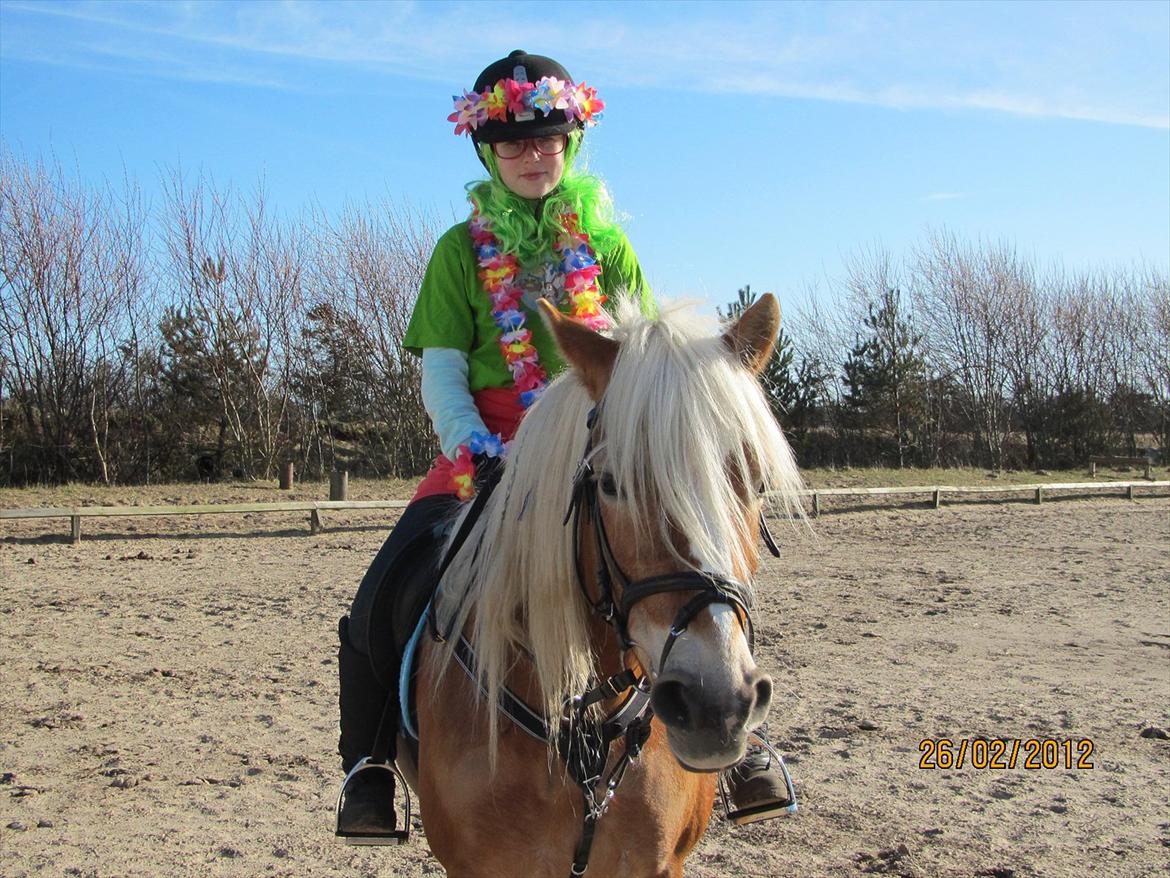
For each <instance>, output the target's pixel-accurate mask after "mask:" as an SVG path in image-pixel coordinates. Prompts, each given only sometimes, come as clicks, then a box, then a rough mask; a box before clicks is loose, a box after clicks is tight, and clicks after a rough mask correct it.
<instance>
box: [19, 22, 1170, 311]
mask: <svg viewBox="0 0 1170 878" xmlns="http://www.w3.org/2000/svg"><path fill="white" fill-rule="evenodd" d="M513 48H525V49H527V50H529V51H532V52H539V53H542V54H549V55H552V56H554V57H556V58H557V59H558V60H560V61H561V62H562V63H563V64H564V65H565V66H566V67H567V68H568V69H569V71H570V72H571V73H572V74H573V76H574V77H576V78H578V79H584V80H586V81H587V82H588V83H589V84H591V85H593V86H595V87H596V88H597V89H598V92H599V94H600V96H601V97H602V98H604V99H605V100H606V102H607V105H608V106H607V109H606V114H605V119H604V121H603V122H602V124H601V125H600V126H599V127H597V128H595V129H593V130H591V131H590V133H589V136H588V156H589V163H590V168H591V169H592V170H593V171H595V172H597V173H599V174H600V175H601V176H603V177H604V178H605V179H606V180H607V182H608V183H609V185H610V188H611V190H612V192H613V194H614V197H615V200H616V202H617V204H618V207H619V209H620V210H621V211H622V212H623V213H624V214H625V216H626V217H627V223H626V225H627V230H628V232H629V235H630V238H631V240H632V241H633V243H634V246H635V248H636V250H637V251H638V253H639V256H640V258H641V261H642V264H643V267H644V269H645V270H646V272H647V274H648V276H649V277H650V279H651V281H652V283H653V284H654V286H655V287H656V289H657V290H658V291H659V292H660V293H662V294H665V295H667V296H675V297H677V296H684V295H695V296H699V297H704V298H706V299H708V300H709V301H710V302H712V303H722V302H726V301H728V300H729V299H731V298H733V297H734V292H735V290H736V288H737V287H739V286H742V285H743V284H745V283H750V284H751V285H752V287H753V289H756V290H767V289H772V290H775V291H777V292H778V293H779V294H780V295H781V299H782V301H785V302H792V301H795V300H796V299H798V298H799V297H800V296H801V295H802V294H803V291H804V290H806V289H808V288H809V287H810V286H816V287H818V288H820V289H821V294H822V295H825V296H831V295H832V294H833V288H834V281H835V280H836V279H839V278H840V277H841V276H842V274H843V263H844V261H845V259H846V258H848V257H849V256H850V254H853V253H855V252H857V251H858V250H859V249H862V248H867V247H872V246H874V245H879V246H884V247H886V248H888V249H889V250H890V251H891V252H893V253H894V254H902V253H904V252H906V251H908V249H909V248H910V247H911V246H912V245H913V244H914V243H915V242H916V241H919V240H921V239H922V237H923V236H924V234H925V232H926V231H927V230H928V229H930V228H934V227H940V226H946V227H947V228H949V229H951V230H953V231H955V232H957V233H958V234H960V235H962V236H965V237H968V238H985V239H993V240H1000V239H1006V240H1010V241H1013V242H1015V244H1016V245H1017V246H1018V247H1019V249H1020V250H1021V251H1022V252H1023V253H1025V254H1030V255H1033V256H1034V257H1035V258H1036V259H1037V260H1038V261H1039V262H1040V263H1042V264H1048V263H1051V262H1058V263H1061V264H1063V265H1064V266H1065V267H1067V268H1071V269H1081V268H1091V267H1096V266H1117V265H1121V266H1128V265H1131V264H1134V263H1137V262H1142V261H1144V262H1147V263H1151V264H1153V265H1155V266H1158V267H1161V268H1162V269H1163V270H1166V268H1167V266H1168V264H1170V2H1138V3H1126V2H1106V3H1009V2H995V3H926V2H920V3H895V4H889V3H863V4H855V3H828V4H824V3H784V4H781V3H733V2H730V0H721V2H718V3H713V4H709V3H699V2H695V3H685V4H666V3H620V4H619V3H563V4H562V3H554V2H547V0H546V2H542V3H494V4H487V3H376V2H357V3H346V2H327V3H312V2H310V3H297V2H286V3H268V2H243V3H219V2H131V0H126V2H33V0H0V137H2V138H3V140H4V143H5V146H6V147H7V148H8V149H10V150H13V151H16V152H18V153H20V154H22V155H24V156H27V157H37V156H48V155H50V154H55V155H56V156H57V158H58V159H60V160H61V161H62V162H63V163H64V164H66V165H67V166H69V167H76V169H77V170H78V171H79V172H80V174H81V175H82V177H83V178H85V179H88V180H92V181H94V182H100V181H101V180H103V179H104V178H111V179H117V178H120V177H121V175H122V173H123V169H125V170H126V171H128V172H129V173H130V174H131V175H132V176H134V177H136V178H138V180H139V181H140V182H141V183H142V184H143V185H144V188H145V190H146V192H147V194H148V195H150V194H151V193H156V192H157V187H158V180H159V177H160V171H161V170H162V169H165V168H168V167H173V166H176V165H180V164H181V165H182V167H183V168H184V169H185V170H186V171H188V172H192V173H194V172H197V171H202V172H204V173H206V174H209V175H211V176H212V177H214V178H215V179H216V180H217V181H219V182H224V183H227V182H230V183H233V184H235V185H237V186H240V187H244V188H248V187H252V186H254V185H255V184H256V182H257V180H259V179H261V178H263V180H264V181H265V183H266V185H267V188H268V190H269V193H270V199H271V201H272V202H273V203H274V204H275V206H276V207H277V208H278V209H280V210H282V211H287V212H290V213H295V212H298V211H300V210H301V209H302V208H303V207H305V206H306V205H307V204H308V203H309V202H310V201H313V200H315V201H317V202H320V203H321V204H322V205H323V206H324V207H325V208H326V209H329V210H336V209H337V208H339V207H340V206H341V205H342V204H344V203H345V202H346V201H358V202H364V201H366V200H367V199H368V200H373V201H378V200H380V199H382V198H384V197H386V196H387V195H389V196H392V197H394V198H395V199H397V200H399V201H402V202H406V203H409V204H412V205H414V206H416V207H419V208H422V209H427V210H431V211H433V212H434V213H436V214H437V215H438V216H439V217H440V218H441V219H442V220H443V221H444V222H446V221H447V220H450V221H456V220H457V219H460V218H462V217H463V216H464V214H465V212H466V208H465V205H464V202H463V188H462V187H463V184H464V183H465V182H466V181H468V180H470V179H473V178H475V177H476V176H478V174H479V164H478V163H477V162H476V160H475V158H474V156H473V154H472V151H471V148H470V146H469V145H468V143H467V142H466V140H465V139H463V138H456V137H454V136H453V135H452V133H451V130H452V126H451V125H450V124H449V123H448V122H447V121H446V115H447V114H448V113H449V112H450V111H451V95H452V94H454V93H457V92H458V91H459V90H460V89H462V88H464V87H470V86H471V84H472V82H473V81H474V79H475V77H476V75H477V74H478V73H479V71H480V70H481V69H482V68H483V67H484V66H485V65H486V64H487V63H488V62H490V61H492V60H494V59H496V58H498V57H501V56H502V55H504V54H506V53H507V52H508V51H509V50H511V49H513Z"/></svg>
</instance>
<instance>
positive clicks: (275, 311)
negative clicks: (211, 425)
mask: <svg viewBox="0 0 1170 878" xmlns="http://www.w3.org/2000/svg"><path fill="white" fill-rule="evenodd" d="M165 185H166V222H165V233H166V244H167V250H168V254H169V257H170V260H169V269H170V276H171V280H172V282H173V283H174V285H175V288H176V290H177V292H178V304H177V309H176V313H177V314H179V315H181V317H182V321H183V322H184V323H185V324H187V325H188V328H187V330H185V335H184V340H185V344H186V346H187V348H188V349H189V351H190V355H191V356H194V357H197V358H198V360H199V362H200V363H201V364H202V366H201V368H202V369H204V370H205V371H206V373H207V374H208V376H209V377H210V379H211V381H212V382H213V383H214V390H215V393H214V399H215V400H216V402H217V405H218V409H219V411H218V414H219V440H218V442H219V445H220V447H221V449H222V446H223V437H224V435H225V433H228V434H230V436H231V438H232V440H233V444H234V446H235V448H236V454H237V456H238V460H237V463H238V465H239V467H240V469H241V470H242V471H243V473H244V474H246V475H253V474H259V475H263V476H265V477H269V476H271V475H272V473H273V471H274V468H275V465H276V463H277V458H278V457H280V456H282V455H285V454H288V453H289V449H288V445H289V442H288V437H287V433H286V429H287V418H288V405H289V396H288V388H289V377H290V372H291V369H292V360H291V356H292V349H293V347H294V338H295V337H296V335H297V334H298V333H299V321H300V317H301V312H302V305H303V291H302V285H301V284H302V275H303V273H304V267H305V266H304V259H305V253H304V248H303V234H302V232H301V229H300V227H299V226H298V225H293V224H285V225H284V226H281V225H279V224H278V223H276V222H275V221H274V220H273V219H272V217H271V216H270V215H269V214H268V209H267V202H266V197H265V193H264V190H263V189H262V188H258V189H257V190H256V192H255V194H254V196H253V198H252V199H251V200H250V201H249V202H247V203H246V204H242V199H240V198H239V197H237V196H236V195H235V194H233V193H232V192H231V190H230V189H220V188H217V187H216V186H215V184H214V183H213V182H211V181H208V180H205V179H202V178H201V179H199V180H198V181H197V182H196V183H195V185H194V186H191V187H188V185H187V184H186V181H185V180H184V179H183V177H182V175H181V173H180V172H177V171H176V172H172V173H171V175H170V177H169V178H168V179H167V180H166V181H165Z"/></svg>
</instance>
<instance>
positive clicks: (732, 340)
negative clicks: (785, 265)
mask: <svg viewBox="0 0 1170 878" xmlns="http://www.w3.org/2000/svg"><path fill="white" fill-rule="evenodd" d="M779 332H780V303H779V302H777V301H776V297H775V296H773V295H772V294H771V293H764V295H762V296H760V298H759V299H758V300H757V301H756V302H754V303H753V304H752V306H751V307H750V308H748V309H747V310H746V311H744V312H743V314H742V315H741V316H740V318H739V320H737V321H735V324H734V325H733V326H732V327H731V328H730V329H728V330H727V332H725V333H723V343H724V344H725V345H727V347H728V348H729V349H730V350H731V352H732V353H734V354H735V355H736V356H737V357H739V359H740V361H741V362H742V363H743V364H744V365H745V366H746V367H747V368H748V369H749V370H750V371H751V372H752V373H754V374H756V375H758V374H760V370H761V369H763V368H764V364H765V363H767V362H768V357H770V356H772V348H773V347H774V346H775V345H776V336H777V335H778V334H779Z"/></svg>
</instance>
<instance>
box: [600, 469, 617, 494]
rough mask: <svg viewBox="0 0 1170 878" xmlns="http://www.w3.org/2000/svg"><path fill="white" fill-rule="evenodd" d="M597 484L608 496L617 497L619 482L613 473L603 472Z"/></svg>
mask: <svg viewBox="0 0 1170 878" xmlns="http://www.w3.org/2000/svg"><path fill="white" fill-rule="evenodd" d="M597 484H598V487H600V488H601V493H602V494H604V495H605V496H606V497H616V496H617V495H618V486H617V482H616V481H614V478H613V475H612V473H602V474H601V478H600V479H598V480H597Z"/></svg>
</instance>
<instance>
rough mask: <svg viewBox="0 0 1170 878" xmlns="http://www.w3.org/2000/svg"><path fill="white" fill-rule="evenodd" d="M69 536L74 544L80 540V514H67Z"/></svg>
mask: <svg viewBox="0 0 1170 878" xmlns="http://www.w3.org/2000/svg"><path fill="white" fill-rule="evenodd" d="M69 537H70V539H71V540H72V541H73V542H74V544H76V543H80V542H81V516H80V515H71V516H69Z"/></svg>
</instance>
